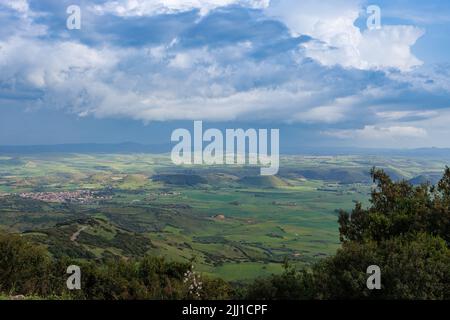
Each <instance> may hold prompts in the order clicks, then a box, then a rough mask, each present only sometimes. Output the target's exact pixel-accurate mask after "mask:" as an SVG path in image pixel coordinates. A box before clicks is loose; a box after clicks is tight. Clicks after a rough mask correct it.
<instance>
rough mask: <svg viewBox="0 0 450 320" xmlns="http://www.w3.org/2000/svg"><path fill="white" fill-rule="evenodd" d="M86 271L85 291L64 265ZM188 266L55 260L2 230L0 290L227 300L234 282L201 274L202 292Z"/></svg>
mask: <svg viewBox="0 0 450 320" xmlns="http://www.w3.org/2000/svg"><path fill="white" fill-rule="evenodd" d="M71 264H76V265H78V266H80V268H81V270H82V277H81V279H82V290H74V291H69V290H68V289H67V287H66V279H67V277H68V276H69V275H67V274H66V269H67V267H68V266H69V265H71ZM190 268H191V267H190V265H189V264H185V263H176V262H166V261H165V260H164V259H162V258H156V257H149V256H145V257H143V258H141V259H137V260H125V259H110V260H106V261H103V262H102V263H99V262H83V261H70V260H69V259H67V258H60V259H52V258H50V256H49V253H48V252H47V251H46V250H45V249H43V248H41V247H38V246H36V245H32V244H30V243H28V242H27V241H26V240H25V239H23V238H22V237H20V236H17V235H7V234H2V235H0V292H3V293H5V294H8V295H17V294H23V295H26V296H40V297H50V298H52V297H57V298H67V299H107V300H112V299H194V298H200V299H227V298H229V297H230V294H231V292H232V291H231V287H230V286H229V285H228V284H227V283H226V282H224V281H222V280H220V279H208V278H205V277H201V281H202V287H203V290H202V291H201V294H200V296H196V295H194V293H193V292H191V291H190V290H189V286H190V281H189V280H190V279H188V280H185V278H186V276H185V274H186V272H188V271H189V270H190Z"/></svg>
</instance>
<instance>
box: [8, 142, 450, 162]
mask: <svg viewBox="0 0 450 320" xmlns="http://www.w3.org/2000/svg"><path fill="white" fill-rule="evenodd" d="M172 147H173V145H171V144H170V143H162V144H157V145H146V144H139V143H134V142H124V143H116V144H114V143H110V144H108V143H78V144H56V145H21V146H20V145H19V146H17V145H16V146H14V145H10V146H0V154H10V155H14V154H17V155H20V154H39V153H167V152H170V151H171V150H172ZM280 151H281V154H286V155H312V156H338V155H367V156H368V155H372V156H407V157H436V158H448V159H450V148H418V149H382V148H352V147H331V148H330V147H302V146H294V147H292V146H283V145H281V149H280Z"/></svg>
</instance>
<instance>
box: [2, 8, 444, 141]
mask: <svg viewBox="0 0 450 320" xmlns="http://www.w3.org/2000/svg"><path fill="white" fill-rule="evenodd" d="M69 4H70V3H68V2H67V3H66V2H65V1H61V2H58V4H55V3H54V2H52V1H45V0H44V1H26V0H21V1H9V0H0V15H1V16H2V17H4V18H5V19H6V20H5V21H7V23H6V25H5V28H3V31H1V32H0V68H1V70H2V72H1V74H0V101H1V103H2V104H7V103H13V102H14V103H17V102H18V101H19V102H20V104H21V105H22V106H25V107H27V108H30V109H37V108H56V109H61V110H62V112H70V113H73V114H75V115H77V116H81V117H87V116H93V117H98V118H129V119H135V120H140V121H144V122H150V121H169V120H194V119H200V120H210V121H236V120H239V121H256V122H257V121H259V122H267V121H270V122H275V123H276V122H279V123H295V124H298V125H303V124H304V125H308V126H311V125H312V126H315V128H316V130H317V132H319V133H320V134H321V135H323V136H327V137H334V138H337V139H339V140H354V141H358V142H361V143H364V141H370V142H374V143H377V144H381V145H383V143H388V144H391V143H392V144H395V143H396V141H399V140H396V139H400V140H402V139H408V138H413V139H417V140H420V141H421V143H428V141H429V139H432V138H434V137H435V135H436V134H442V133H443V132H444V133H446V132H447V131H446V130H447V129H445V128H444V126H442V127H440V126H439V125H437V126H432V128H430V127H429V125H430V122H431V121H432V120H433V119H435V118H437V117H442V116H443V115H446V114H448V113H449V112H448V110H449V109H450V105H449V101H450V99H449V98H450V94H449V92H450V85H449V70H450V68H448V66H439V67H430V66H427V65H423V61H421V60H420V59H418V58H417V57H416V56H415V55H414V54H413V53H412V47H413V46H414V44H415V43H416V42H417V41H418V39H420V38H421V37H423V36H424V35H425V34H426V33H425V30H424V29H423V28H420V27H416V26H413V25H382V27H381V28H380V29H378V30H368V29H364V28H363V27H357V26H356V23H357V20H358V19H361V17H362V16H363V17H364V6H363V4H362V3H360V1H356V0H355V1H353V0H350V1H341V0H338V1H321V2H320V3H318V2H317V1H311V0H306V1H302V2H299V1H293V0H278V1H269V0H261V1H258V0H197V1H189V2H186V1H177V0H157V1H144V0H117V1H96V2H95V4H91V3H87V2H86V3H85V4H83V5H82V19H83V20H82V29H81V30H73V31H69V30H67V29H65V19H66V17H67V15H66V13H65V9H66V7H67V6H68V5H69ZM447 133H448V132H447Z"/></svg>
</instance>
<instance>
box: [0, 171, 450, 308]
mask: <svg viewBox="0 0 450 320" xmlns="http://www.w3.org/2000/svg"><path fill="white" fill-rule="evenodd" d="M371 175H372V178H373V181H374V183H375V185H376V187H375V188H374V189H373V191H372V194H371V199H370V201H371V205H370V207H369V208H363V207H362V206H361V204H356V205H355V208H354V209H353V210H352V212H351V213H348V212H344V211H341V212H340V215H339V226H340V228H339V231H340V238H341V241H342V247H341V249H339V250H338V252H337V253H336V255H335V256H333V257H330V258H326V259H323V260H321V261H319V262H318V263H316V264H315V265H313V266H312V267H311V268H307V269H303V270H298V269H296V268H294V267H292V266H290V265H289V264H288V263H286V265H285V271H284V272H283V273H282V274H280V275H273V276H270V277H266V278H259V279H257V280H255V281H254V282H252V283H250V284H238V285H236V284H230V283H227V282H225V281H223V280H221V279H211V278H207V277H203V276H200V275H198V274H196V273H195V272H194V271H193V270H192V269H191V264H189V263H175V262H167V261H165V260H164V259H162V258H156V257H149V256H146V257H143V258H141V259H137V260H124V259H113V258H111V259H110V260H107V261H105V262H102V263H99V262H80V261H76V262H75V261H71V260H70V259H68V258H62V259H54V258H52V257H51V255H50V254H49V253H48V251H47V250H46V249H45V248H42V247H39V246H37V245H34V244H31V243H29V242H27V241H26V240H24V239H23V238H22V237H20V236H18V235H10V234H2V235H0V292H2V293H3V294H4V295H6V296H11V295H17V294H22V295H25V296H38V297H43V298H61V299H450V249H449V245H450V169H448V168H447V169H446V171H445V174H444V176H443V178H442V179H441V181H440V182H439V183H438V184H437V185H436V186H431V185H428V184H424V185H421V186H413V185H411V184H410V183H408V182H406V181H400V182H394V181H392V180H391V179H390V177H389V176H388V175H387V174H386V173H385V172H384V171H382V170H376V169H373V170H372V172H371ZM70 264H76V265H79V266H80V267H81V269H82V290H75V291H69V290H68V289H67V288H66V279H67V277H68V275H67V274H66V268H67V266H68V265H70ZM370 265H377V266H379V267H380V269H381V290H369V289H368V288H367V286H366V281H367V277H368V275H367V273H366V270H367V267H368V266H370Z"/></svg>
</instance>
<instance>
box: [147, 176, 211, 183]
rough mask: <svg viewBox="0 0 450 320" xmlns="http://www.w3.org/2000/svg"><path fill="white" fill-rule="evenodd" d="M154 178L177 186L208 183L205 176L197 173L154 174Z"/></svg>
mask: <svg viewBox="0 0 450 320" xmlns="http://www.w3.org/2000/svg"><path fill="white" fill-rule="evenodd" d="M152 180H153V181H160V182H164V183H167V184H173V185H177V186H195V185H198V184H207V183H208V181H207V180H206V179H205V178H203V177H201V176H199V175H196V174H158V175H154V176H153V177H152Z"/></svg>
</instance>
